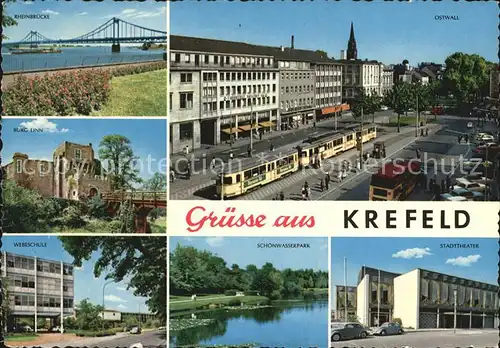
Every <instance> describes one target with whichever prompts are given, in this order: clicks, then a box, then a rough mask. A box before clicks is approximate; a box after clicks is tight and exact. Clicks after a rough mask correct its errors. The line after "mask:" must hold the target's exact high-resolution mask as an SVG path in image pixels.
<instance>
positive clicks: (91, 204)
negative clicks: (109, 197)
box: [86, 195, 108, 219]
mask: <svg viewBox="0 0 500 348" xmlns="http://www.w3.org/2000/svg"><path fill="white" fill-rule="evenodd" d="M86 203H87V211H88V214H89V216H90V217H93V218H96V219H102V218H105V217H107V216H108V213H107V211H106V202H105V201H104V200H103V199H102V198H101V197H100V196H98V195H96V196H94V197H91V198H90V199H89V200H88V201H87V202H86Z"/></svg>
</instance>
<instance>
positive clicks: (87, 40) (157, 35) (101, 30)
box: [3, 17, 168, 52]
mask: <svg viewBox="0 0 500 348" xmlns="http://www.w3.org/2000/svg"><path fill="white" fill-rule="evenodd" d="M167 37H168V35H167V32H166V31H161V30H156V29H150V28H146V27H143V26H140V25H137V24H133V23H130V22H127V21H124V20H122V19H120V18H116V17H113V18H111V19H110V20H108V21H107V22H105V23H104V24H102V25H100V26H99V27H97V28H95V29H93V30H91V31H89V32H88V33H85V34H83V35H80V36H78V37H75V38H71V39H50V38H48V37H46V36H45V35H43V34H41V33H39V32H38V31H33V30H32V31H30V32H29V33H28V34H27V35H26V36H25V37H24V38H23V39H21V40H20V41H17V42H8V43H4V44H3V45H4V46H20V45H29V46H30V47H34V46H36V45H42V44H61V45H62V44H103V43H111V44H112V46H111V49H112V51H113V52H120V43H139V42H144V43H148V44H151V43H160V42H167Z"/></svg>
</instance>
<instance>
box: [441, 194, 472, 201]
mask: <svg viewBox="0 0 500 348" xmlns="http://www.w3.org/2000/svg"><path fill="white" fill-rule="evenodd" d="M440 198H441V201H449V202H463V201H467V198H465V197H462V196H453V195H451V194H449V193H443V194H441V195H440Z"/></svg>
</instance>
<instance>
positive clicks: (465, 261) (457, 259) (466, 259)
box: [446, 255, 481, 267]
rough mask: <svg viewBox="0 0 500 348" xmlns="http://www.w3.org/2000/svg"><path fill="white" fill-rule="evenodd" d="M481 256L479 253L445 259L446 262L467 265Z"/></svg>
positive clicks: (461, 265) (454, 264)
mask: <svg viewBox="0 0 500 348" xmlns="http://www.w3.org/2000/svg"><path fill="white" fill-rule="evenodd" d="M480 258H481V255H469V256H465V257H463V256H459V257H455V258H453V259H448V260H446V263H447V264H450V265H453V266H460V267H469V266H470V265H472V264H473V263H476V262H477V261H478V260H479V259H480Z"/></svg>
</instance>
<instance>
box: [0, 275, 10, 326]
mask: <svg viewBox="0 0 500 348" xmlns="http://www.w3.org/2000/svg"><path fill="white" fill-rule="evenodd" d="M0 279H1V281H2V294H3V302H2V307H1V308H0V311H1V312H0V317H1V322H2V323H3V325H4V329H5V328H6V326H7V323H8V319H9V317H10V315H11V313H12V311H11V309H10V295H9V290H8V289H9V280H8V279H7V278H6V277H1V278H0ZM4 332H5V331H4Z"/></svg>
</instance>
